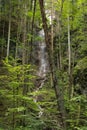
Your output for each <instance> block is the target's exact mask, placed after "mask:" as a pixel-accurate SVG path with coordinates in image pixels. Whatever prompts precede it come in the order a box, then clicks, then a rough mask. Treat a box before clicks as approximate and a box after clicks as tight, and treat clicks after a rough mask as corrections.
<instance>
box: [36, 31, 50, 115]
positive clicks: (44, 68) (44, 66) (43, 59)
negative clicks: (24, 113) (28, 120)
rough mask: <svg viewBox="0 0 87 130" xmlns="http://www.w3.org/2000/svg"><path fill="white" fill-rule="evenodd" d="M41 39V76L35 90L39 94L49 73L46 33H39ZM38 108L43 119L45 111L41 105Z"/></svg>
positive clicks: (39, 48)
mask: <svg viewBox="0 0 87 130" xmlns="http://www.w3.org/2000/svg"><path fill="white" fill-rule="evenodd" d="M39 37H40V38H41V40H40V41H39V43H38V59H39V69H38V72H37V76H39V81H38V82H40V83H39V86H38V87H37V89H36V90H35V92H36V93H37V92H38V91H39V90H40V89H41V88H42V87H43V85H44V82H45V80H46V74H47V71H48V60H47V52H46V43H45V40H44V31H43V30H41V31H39ZM34 102H37V96H35V98H34ZM38 108H39V110H40V112H39V114H38V116H39V117H41V116H42V114H43V109H42V108H41V106H40V105H38Z"/></svg>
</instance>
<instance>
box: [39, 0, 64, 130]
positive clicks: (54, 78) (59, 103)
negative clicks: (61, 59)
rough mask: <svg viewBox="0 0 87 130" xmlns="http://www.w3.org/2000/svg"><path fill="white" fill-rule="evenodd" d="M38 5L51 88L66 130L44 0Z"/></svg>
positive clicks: (62, 101)
mask: <svg viewBox="0 0 87 130" xmlns="http://www.w3.org/2000/svg"><path fill="white" fill-rule="evenodd" d="M39 5H40V11H41V16H42V22H43V29H44V32H45V41H46V45H47V50H48V55H49V63H50V71H51V74H52V80H53V87H54V89H55V94H56V98H57V101H58V102H57V103H58V108H59V111H60V114H61V121H62V125H63V130H66V122H65V118H66V115H65V108H64V99H63V91H61V90H62V89H61V88H60V87H59V86H58V79H57V77H56V74H55V72H56V70H55V64H54V57H53V55H52V53H51V51H50V45H51V38H49V35H48V26H47V19H46V15H45V9H44V0H39Z"/></svg>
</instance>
